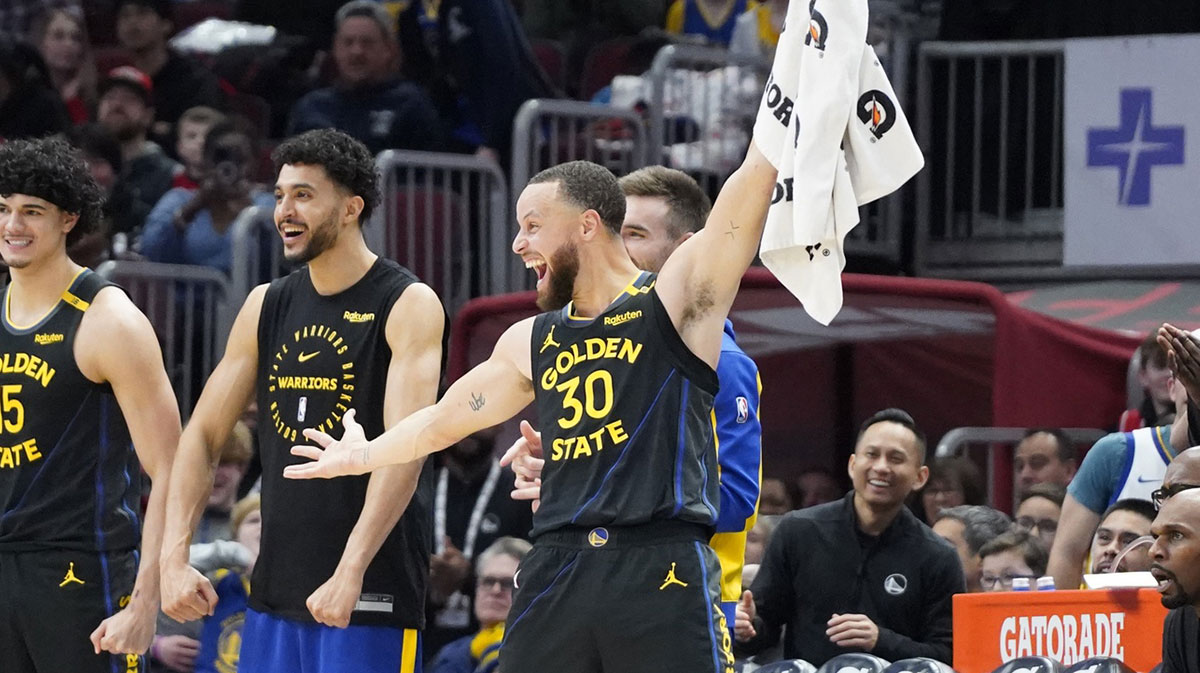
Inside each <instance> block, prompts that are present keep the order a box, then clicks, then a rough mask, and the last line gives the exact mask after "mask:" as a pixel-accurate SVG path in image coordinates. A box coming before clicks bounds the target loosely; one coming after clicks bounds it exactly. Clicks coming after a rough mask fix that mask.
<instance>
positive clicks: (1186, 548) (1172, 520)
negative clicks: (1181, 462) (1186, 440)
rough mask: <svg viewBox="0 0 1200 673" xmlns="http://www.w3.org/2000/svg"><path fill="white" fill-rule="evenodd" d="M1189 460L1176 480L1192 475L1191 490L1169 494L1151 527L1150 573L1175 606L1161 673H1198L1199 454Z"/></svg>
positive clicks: (1167, 624)
mask: <svg viewBox="0 0 1200 673" xmlns="http://www.w3.org/2000/svg"><path fill="white" fill-rule="evenodd" d="M1197 451H1198V449H1191V450H1189V451H1188V452H1187V453H1192V454H1195V453H1196V452H1197ZM1180 457H1182V455H1181V456H1180ZM1191 463H1192V466H1191V468H1190V469H1188V468H1185V470H1186V471H1187V472H1188V474H1186V475H1180V479H1181V480H1180V481H1179V482H1178V483H1180V484H1184V483H1185V482H1183V481H1182V478H1183V477H1184V476H1187V477H1189V478H1192V479H1193V481H1191V482H1189V483H1188V486H1190V488H1188V487H1182V488H1183V490H1179V491H1177V492H1175V493H1174V494H1170V495H1168V496H1167V497H1166V498H1165V499H1164V500H1163V501H1162V508H1161V509H1160V510H1159V512H1158V517H1157V518H1155V519H1154V525H1153V526H1152V527H1151V534H1152V535H1154V546H1152V547H1151V548H1150V556H1151V558H1153V559H1154V564H1153V565H1152V566H1151V568H1150V572H1151V573H1153V574H1154V578H1155V579H1156V580H1158V591H1159V593H1161V594H1162V604H1163V606H1164V607H1166V608H1168V609H1170V610H1171V612H1169V613H1168V614H1167V618H1166V621H1165V622H1164V623H1163V663H1162V673H1200V617H1198V615H1200V487H1197V486H1193V484H1200V481H1195V480H1194V478H1195V477H1200V471H1197V470H1196V464H1197V461H1196V460H1195V456H1193V460H1192V461H1191ZM1181 471H1182V470H1181ZM1176 488H1181V487H1176ZM1168 493H1170V492H1169V491H1168Z"/></svg>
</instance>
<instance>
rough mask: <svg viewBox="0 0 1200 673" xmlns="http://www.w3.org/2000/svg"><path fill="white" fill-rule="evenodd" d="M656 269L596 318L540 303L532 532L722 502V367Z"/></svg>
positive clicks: (711, 512) (636, 519) (705, 519)
mask: <svg viewBox="0 0 1200 673" xmlns="http://www.w3.org/2000/svg"><path fill="white" fill-rule="evenodd" d="M654 279H655V276H654V274H650V273H643V274H642V275H640V276H639V277H638V278H637V279H636V280H635V281H634V282H632V283H630V285H629V286H628V287H627V288H626V290H625V292H624V293H623V294H622V295H621V296H620V297H618V298H617V299H616V300H615V301H614V302H613V303H612V304H611V305H609V307H608V308H607V309H606V310H605V311H604V312H603V313H601V314H600V315H599V316H597V317H596V318H595V319H591V320H589V319H579V318H575V317H573V316H572V314H571V306H570V305H567V307H566V308H564V309H562V310H561V311H553V312H549V313H543V314H542V315H539V316H538V317H537V318H536V320H535V322H534V327H533V342H532V344H531V347H532V351H531V356H532V362H533V372H532V373H533V386H534V391H535V393H534V395H535V401H536V404H537V412H538V419H539V422H540V424H541V426H542V451H543V453H544V454H545V455H544V457H545V459H546V464H545V467H544V468H543V472H542V492H541V496H542V504H541V507H539V508H538V511H537V512H536V513H535V514H534V517H533V534H534V535H535V536H536V535H540V534H541V533H544V532H546V531H550V530H554V529H556V528H560V527H563V526H583V527H594V526H628V525H637V524H643V523H647V522H650V521H659V520H664V519H679V520H681V521H687V522H691V523H698V524H702V525H706V526H711V525H713V523H714V521H715V520H716V515H717V509H716V504H717V503H718V502H719V497H720V495H719V484H718V474H717V454H716V447H715V445H714V443H713V421H712V404H713V396H714V395H715V394H716V391H717V376H716V373H715V372H713V370H712V368H711V367H709V366H708V365H707V364H706V363H705V362H704V361H703V360H701V359H700V358H698V357H697V356H696V355H695V354H694V353H692V352H691V350H690V349H688V347H687V346H686V345H685V344H684V343H683V339H681V338H680V336H679V334H678V333H677V332H676V331H675V327H674V325H673V324H672V323H671V318H670V316H669V315H667V311H666V309H665V308H664V307H663V305H662V302H661V300H659V298H658V293H657V292H655V291H654Z"/></svg>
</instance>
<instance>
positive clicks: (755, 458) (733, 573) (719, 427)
mask: <svg viewBox="0 0 1200 673" xmlns="http://www.w3.org/2000/svg"><path fill="white" fill-rule="evenodd" d="M618 182H619V183H620V185H621V191H623V192H624V193H625V222H624V224H622V225H621V238H622V240H624V241H625V249H626V250H627V251H628V252H629V257H630V258H631V259H632V260H633V263H634V264H636V265H637V266H638V268H639V269H645V270H646V271H652V272H654V273H658V271H659V270H661V269H662V266H663V264H664V263H666V261H667V258H669V257H670V256H671V253H672V252H674V251H675V248H678V247H679V246H680V245H681V244H682V243H683V242H684V241H686V240H687V239H689V238H691V237H692V235H693V234H695V233H696V232H698V231H700V230H701V229H702V228H703V227H704V221H705V220H706V219H707V218H708V213H709V211H710V210H712V203H711V201H709V198H708V195H707V194H705V193H704V190H702V189H700V185H698V184H696V181H695V180H694V179H692V177H691V176H689V175H688V174H687V173H684V172H683V171H678V170H675V169H673V168H666V167H664V166H648V167H646V168H641V169H638V170H636V171H634V172H632V173H630V174H629V175H626V176H624V177H622V178H621V179H620V180H618ZM717 381H718V382H719V383H720V389H719V390H718V391H717V396H716V398H715V400H714V401H713V414H714V419H715V422H716V435H715V437H716V442H717V464H718V466H719V467H720V482H721V503H720V507H719V512H720V513H719V515H718V516H717V522H716V531H717V532H716V534H715V535H713V537H712V539H711V540H710V541H709V545H710V546H712V548H713V551H715V552H716V553H717V558H719V559H720V561H721V608H722V610H724V612H725V620H726V623H727V624H732V623H733V621H734V614H735V611H736V607H737V600H738V597H739V596H740V595H741V593H742V566H743V564H744V562H745V557H746V534H747V532H748V531H749V530H750V529H751V528H753V527H754V523H755V520H756V518H757V517H756V508H757V505H758V493H759V480H760V478H761V467H762V465H761V463H762V426H761V425H760V424H759V421H758V407H759V404H758V401H759V394H760V393H761V391H762V382H761V380H760V379H759V376H758V367H757V366H756V365H755V364H754V361H753V360H751V359H750V357H749V356H747V355H746V353H745V352H744V351H742V349H741V348H739V347H738V345H737V341H736V339H735V335H734V332H733V323H731V322H729V321H728V320H726V321H725V334H724V335H723V338H722V341H721V357H720V359H719V360H718V361H717ZM521 427H522V433H523V436H522V437H521V438H520V439H518V440H517V443H516V444H514V445H513V448H511V449H509V451H508V453H507V455H506V456H505V457H504V459H503V460H502V461H501V462H502V463H509V462H511V463H512V464H513V468H514V470H515V471H516V472H517V483H516V486H517V488H516V489H515V490H514V491H513V495H514V497H515V498H517V499H520V500H534V501H535V503H536V499H537V498H539V497H541V493H540V491H541V487H540V484H539V482H538V481H537V480H539V479H540V478H541V473H542V468H543V466H544V465H545V461H544V460H543V458H542V450H541V449H542V445H541V437H540V434H539V433H534V432H533V431H532V428H530V427H529V426H528V424H524V423H523V424H522V426H521ZM535 447H536V449H535ZM535 454H536V455H535Z"/></svg>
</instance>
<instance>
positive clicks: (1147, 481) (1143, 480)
mask: <svg viewBox="0 0 1200 673" xmlns="http://www.w3.org/2000/svg"><path fill="white" fill-rule="evenodd" d="M1161 481H1162V479H1142V478H1141V477H1138V483H1139V484H1153V483H1155V482H1161Z"/></svg>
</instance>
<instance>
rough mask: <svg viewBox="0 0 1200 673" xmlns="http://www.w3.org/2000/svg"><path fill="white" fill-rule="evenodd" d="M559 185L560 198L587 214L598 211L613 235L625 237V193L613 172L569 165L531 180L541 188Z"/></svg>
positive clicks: (586, 163)
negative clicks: (623, 225) (623, 228)
mask: <svg viewBox="0 0 1200 673" xmlns="http://www.w3.org/2000/svg"><path fill="white" fill-rule="evenodd" d="M550 182H557V183H558V195H559V196H560V197H561V198H562V199H564V200H566V201H567V202H568V203H571V204H572V205H574V206H576V207H578V208H582V209H583V210H594V211H596V213H597V214H598V215H600V221H601V222H603V223H604V226H605V227H607V228H608V230H609V231H610V232H612V233H613V234H616V235H617V236H620V235H621V223H623V222H624V221H625V193H624V192H622V191H621V185H620V183H618V182H617V177H616V176H615V175H613V174H612V171H610V170H608V169H607V168H605V167H603V166H601V165H600V164H594V163H592V162H590V161H568V162H566V163H563V164H558V165H557V166H551V167H550V168H547V169H546V170H544V171H542V172H540V173H538V174H537V175H535V176H533V177H532V178H530V180H529V184H531V185H538V184H544V183H550Z"/></svg>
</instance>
